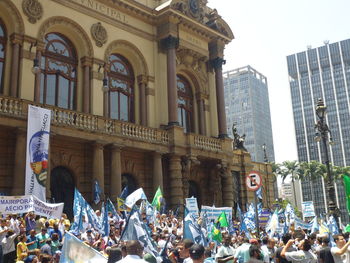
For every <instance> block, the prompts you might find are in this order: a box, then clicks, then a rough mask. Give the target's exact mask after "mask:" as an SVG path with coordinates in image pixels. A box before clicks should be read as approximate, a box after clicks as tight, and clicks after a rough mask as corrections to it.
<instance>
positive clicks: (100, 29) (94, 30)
mask: <svg viewBox="0 0 350 263" xmlns="http://www.w3.org/2000/svg"><path fill="white" fill-rule="evenodd" d="M91 36H92V38H93V39H94V40H95V42H96V46H98V47H102V46H103V44H105V43H106V42H107V38H108V36H107V30H106V29H105V28H104V26H102V25H101V23H100V22H98V23H96V24H93V25H92V26H91Z"/></svg>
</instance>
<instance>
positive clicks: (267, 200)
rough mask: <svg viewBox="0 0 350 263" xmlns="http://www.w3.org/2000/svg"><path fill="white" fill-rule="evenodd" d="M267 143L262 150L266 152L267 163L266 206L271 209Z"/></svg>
mask: <svg viewBox="0 0 350 263" xmlns="http://www.w3.org/2000/svg"><path fill="white" fill-rule="evenodd" d="M266 148H267V147H266V143H264V144H263V145H262V149H263V151H264V163H265V174H266V177H265V187H266V205H267V207H269V208H270V189H269V173H268V170H267V164H268V162H269V160H268V159H267V152H266Z"/></svg>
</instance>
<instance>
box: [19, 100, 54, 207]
mask: <svg viewBox="0 0 350 263" xmlns="http://www.w3.org/2000/svg"><path fill="white" fill-rule="evenodd" d="M50 121H51V111H50V110H47V109H43V108H39V107H35V106H32V105H29V107H28V125H27V156H26V180H25V194H26V195H35V196H36V197H38V198H39V199H40V200H41V201H44V202H46V179H47V172H48V171H47V169H48V161H49V138H50Z"/></svg>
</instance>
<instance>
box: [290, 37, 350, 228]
mask: <svg viewBox="0 0 350 263" xmlns="http://www.w3.org/2000/svg"><path fill="white" fill-rule="evenodd" d="M287 63H288V73H289V83H290V90H291V97H292V105H293V115H294V125H295V133H296V142H297V150H298V159H299V161H301V162H308V161H311V160H316V161H320V162H324V160H325V156H323V155H322V153H323V152H324V151H323V150H321V148H320V145H319V144H318V143H317V142H316V141H315V140H314V137H315V129H314V125H315V123H316V121H317V119H316V113H315V108H316V104H317V100H318V98H322V99H323V101H324V102H325V105H326V106H327V118H326V119H327V124H328V126H329V128H330V130H331V131H332V137H333V141H334V142H335V144H334V145H332V146H331V147H328V148H329V149H328V150H329V152H330V158H331V160H330V161H331V163H332V164H333V165H336V166H348V165H350V136H349V135H350V118H349V116H350V111H349V108H350V107H349V105H350V97H349V92H350V39H347V40H344V41H340V42H337V43H332V44H329V43H328V41H327V42H325V44H324V45H323V46H321V47H317V48H308V49H307V50H306V51H303V52H300V53H297V54H293V55H290V56H288V57H287ZM301 185H302V187H301V188H302V197H303V201H313V202H314V206H315V210H316V213H317V214H324V213H327V200H326V189H325V182H324V180H323V179H321V178H319V179H317V180H315V181H313V182H310V181H305V182H302V183H301ZM335 187H336V194H337V205H338V207H339V208H340V210H341V218H342V220H343V221H344V222H349V216H348V212H347V209H346V201H345V193H344V189H343V183H342V182H341V181H339V182H336V183H335Z"/></svg>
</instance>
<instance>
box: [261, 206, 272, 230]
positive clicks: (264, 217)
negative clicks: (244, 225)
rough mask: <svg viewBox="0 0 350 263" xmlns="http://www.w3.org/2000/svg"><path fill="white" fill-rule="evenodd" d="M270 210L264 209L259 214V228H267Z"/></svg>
mask: <svg viewBox="0 0 350 263" xmlns="http://www.w3.org/2000/svg"><path fill="white" fill-rule="evenodd" d="M270 214H271V213H270V210H269V209H267V208H263V209H262V211H261V213H260V214H259V226H260V227H265V226H266V224H267V222H268V221H269V219H270Z"/></svg>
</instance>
